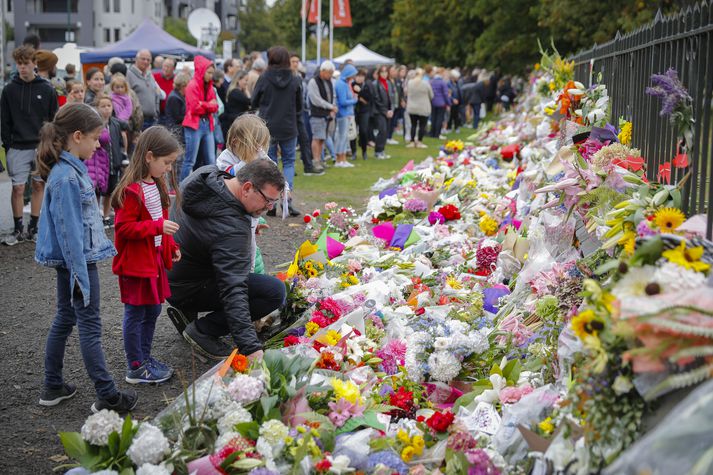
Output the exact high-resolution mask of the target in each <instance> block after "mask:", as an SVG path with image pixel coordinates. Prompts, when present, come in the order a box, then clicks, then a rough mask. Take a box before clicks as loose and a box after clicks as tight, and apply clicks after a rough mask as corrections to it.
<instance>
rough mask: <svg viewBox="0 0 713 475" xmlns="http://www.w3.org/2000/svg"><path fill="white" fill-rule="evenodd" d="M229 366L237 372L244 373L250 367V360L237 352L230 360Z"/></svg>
mask: <svg viewBox="0 0 713 475" xmlns="http://www.w3.org/2000/svg"><path fill="white" fill-rule="evenodd" d="M230 367H231V368H233V370H235V371H236V372H238V373H244V372H246V371H247V370H248V368H250V360H248V357H247V356H245V355H241V354H239V353H238V354H237V355H235V358H233V361H231V362H230Z"/></svg>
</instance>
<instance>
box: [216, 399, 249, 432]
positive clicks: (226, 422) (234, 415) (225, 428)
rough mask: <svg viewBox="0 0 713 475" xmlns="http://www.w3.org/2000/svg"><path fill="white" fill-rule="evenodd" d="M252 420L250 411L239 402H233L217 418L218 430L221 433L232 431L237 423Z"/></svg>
mask: <svg viewBox="0 0 713 475" xmlns="http://www.w3.org/2000/svg"><path fill="white" fill-rule="evenodd" d="M252 420H253V418H252V416H251V415H250V413H249V412H248V411H247V410H245V408H243V407H242V406H241V405H240V404H238V403H235V402H234V407H233V408H231V410H230V411H229V412H227V413H226V414H225V415H224V416H223V417H221V418H220V419H218V432H219V433H221V434H224V433H227V432H232V431H233V430H235V426H236V425H237V424H242V423H243V422H252Z"/></svg>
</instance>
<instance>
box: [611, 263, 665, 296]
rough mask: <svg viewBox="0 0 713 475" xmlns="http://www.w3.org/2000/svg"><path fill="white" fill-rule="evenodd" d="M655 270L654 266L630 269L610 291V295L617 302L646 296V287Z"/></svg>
mask: <svg viewBox="0 0 713 475" xmlns="http://www.w3.org/2000/svg"><path fill="white" fill-rule="evenodd" d="M655 271H656V268H655V267H654V266H643V267H632V268H630V269H629V270H628V272H627V273H626V274H624V277H622V278H621V279H620V280H619V282H617V283H616V285H615V286H614V288H613V289H612V295H614V297H616V298H617V299H619V300H624V299H626V298H627V297H642V296H644V295H646V286H647V285H649V284H650V283H651V282H652V281H653V279H652V275H654V273H655Z"/></svg>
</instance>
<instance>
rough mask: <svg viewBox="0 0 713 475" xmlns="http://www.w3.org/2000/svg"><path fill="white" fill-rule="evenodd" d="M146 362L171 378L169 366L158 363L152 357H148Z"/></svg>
mask: <svg viewBox="0 0 713 475" xmlns="http://www.w3.org/2000/svg"><path fill="white" fill-rule="evenodd" d="M148 362H149V363H150V364H151V365H153V366H154V367H156V368H158V369H160V370H161V371H166V372H168V373H169V374H170V375H171V376H173V368H171V366H170V365H168V364H166V363H164V362H163V361H159V360H157V359H156V358H154V357H153V356H149V358H148Z"/></svg>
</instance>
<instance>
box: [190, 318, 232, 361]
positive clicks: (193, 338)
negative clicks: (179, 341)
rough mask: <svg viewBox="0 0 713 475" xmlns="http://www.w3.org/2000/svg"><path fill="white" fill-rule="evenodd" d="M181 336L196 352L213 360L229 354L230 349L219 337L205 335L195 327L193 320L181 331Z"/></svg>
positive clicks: (223, 357)
mask: <svg viewBox="0 0 713 475" xmlns="http://www.w3.org/2000/svg"><path fill="white" fill-rule="evenodd" d="M183 338H185V339H186V341H187V342H188V344H189V345H191V347H192V348H193V349H194V350H196V351H197V352H198V353H200V354H202V355H204V356H207V357H208V358H211V359H214V360H222V359H225V358H227V357H228V356H230V353H232V349H231V348H230V347H228V346H227V345H226V344H224V343H223V342H222V341H220V339H219V338H216V337H213V336H210V335H206V334H205V333H203V332H201V331H200V330H199V329H198V327H196V322H195V321H193V322H191V323H190V324H188V326H187V327H186V329H185V330H184V331H183Z"/></svg>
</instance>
